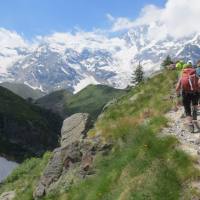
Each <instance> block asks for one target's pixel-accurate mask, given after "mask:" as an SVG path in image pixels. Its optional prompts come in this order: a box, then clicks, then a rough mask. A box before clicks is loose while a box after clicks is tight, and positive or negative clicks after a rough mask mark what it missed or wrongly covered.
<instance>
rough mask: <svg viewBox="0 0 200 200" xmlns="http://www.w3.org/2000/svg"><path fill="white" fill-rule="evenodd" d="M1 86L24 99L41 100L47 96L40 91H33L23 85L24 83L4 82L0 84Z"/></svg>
mask: <svg viewBox="0 0 200 200" xmlns="http://www.w3.org/2000/svg"><path fill="white" fill-rule="evenodd" d="M0 86H2V87H4V88H7V89H8V90H10V91H12V92H13V93H15V94H16V95H18V96H20V97H22V98H24V99H33V100H35V99H39V98H41V97H42V96H44V95H45V93H44V92H42V91H41V90H39V89H32V88H31V87H29V86H27V85H25V84H23V83H15V82H3V83H0Z"/></svg>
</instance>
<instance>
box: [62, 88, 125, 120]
mask: <svg viewBox="0 0 200 200" xmlns="http://www.w3.org/2000/svg"><path fill="white" fill-rule="evenodd" d="M125 94H126V91H125V90H119V89H114V88H112V87H109V86H106V85H89V86H87V87H86V88H84V89H83V90H81V91H80V92H78V93H77V94H75V95H73V96H72V97H71V98H70V99H69V101H68V102H66V104H65V109H66V112H67V113H69V114H74V113H76V112H83V113H85V112H86V113H89V114H90V115H91V117H92V118H93V119H96V118H97V116H98V115H99V114H100V113H101V111H102V109H103V107H104V106H105V105H106V103H108V102H109V101H111V100H113V99H116V98H118V97H120V96H122V95H125Z"/></svg>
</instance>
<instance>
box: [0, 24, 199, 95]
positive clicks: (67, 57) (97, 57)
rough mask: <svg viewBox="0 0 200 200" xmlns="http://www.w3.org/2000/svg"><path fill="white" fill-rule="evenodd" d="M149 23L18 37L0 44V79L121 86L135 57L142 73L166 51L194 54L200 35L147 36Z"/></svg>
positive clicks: (44, 86) (47, 87)
mask: <svg viewBox="0 0 200 200" xmlns="http://www.w3.org/2000/svg"><path fill="white" fill-rule="evenodd" d="M151 26H152V25H143V26H138V27H135V28H134V29H131V30H129V31H127V32H126V33H123V34H120V35H118V36H105V35H101V34H94V33H79V34H75V35H72V34H71V35H69V34H64V33H60V34H54V35H52V36H48V37H44V38H42V39H40V40H39V41H37V42H36V43H34V44H27V43H26V42H25V41H23V40H21V39H19V38H18V40H20V41H19V42H18V43H15V45H13V44H12V45H7V46H6V45H4V46H3V45H2V46H1V49H0V50H1V51H0V81H16V82H21V83H25V84H27V85H29V86H31V87H32V88H39V89H41V90H43V91H52V90H57V89H61V88H67V89H69V90H71V91H74V92H77V91H79V90H80V89H82V88H83V87H85V86H87V85H88V84H91V83H92V84H98V83H101V84H107V85H111V86H114V87H116V88H125V87H126V86H127V85H128V84H129V82H130V79H131V75H132V72H133V70H134V67H136V66H137V64H138V62H139V61H140V62H141V63H142V65H143V67H144V69H145V71H146V73H147V74H148V73H151V72H153V71H156V70H158V69H159V68H160V63H161V62H162V60H163V59H164V58H165V57H166V56H167V55H171V56H172V57H175V58H177V59H178V58H183V59H193V60H194V61H197V60H199V58H200V36H198V35H192V36H191V37H187V38H181V39H174V38H172V37H170V36H166V37H165V38H163V37H162V38H161V37H159V33H157V34H158V37H157V39H155V37H153V38H154V39H151V37H150V30H151ZM0 32H1V30H0ZM13 34H14V33H13ZM10 37H11V36H10ZM12 37H14V36H13V35H12ZM12 37H11V38H12ZM8 39H9V38H8ZM0 43H2V42H1V41H0Z"/></svg>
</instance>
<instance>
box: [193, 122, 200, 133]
mask: <svg viewBox="0 0 200 200" xmlns="http://www.w3.org/2000/svg"><path fill="white" fill-rule="evenodd" d="M193 124H194V128H196V129H197V132H198V133H199V132H200V126H199V124H198V122H197V121H194V122H193Z"/></svg>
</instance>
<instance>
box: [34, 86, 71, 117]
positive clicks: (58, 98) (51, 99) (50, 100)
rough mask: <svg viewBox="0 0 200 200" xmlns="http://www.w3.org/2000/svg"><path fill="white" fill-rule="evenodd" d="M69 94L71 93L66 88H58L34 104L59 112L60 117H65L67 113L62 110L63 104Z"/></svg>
mask: <svg viewBox="0 0 200 200" xmlns="http://www.w3.org/2000/svg"><path fill="white" fill-rule="evenodd" d="M71 96H72V93H70V92H68V91H66V90H59V91H55V92H52V93H50V94H48V95H45V96H44V97H42V98H40V99H38V100H37V101H36V104H38V105H39V106H41V107H44V108H46V109H48V110H52V111H54V112H56V113H59V114H60V115H61V116H62V117H65V116H66V115H67V114H66V112H65V110H64V104H65V103H66V102H67V101H68V99H69V98H70V97H71Z"/></svg>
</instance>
